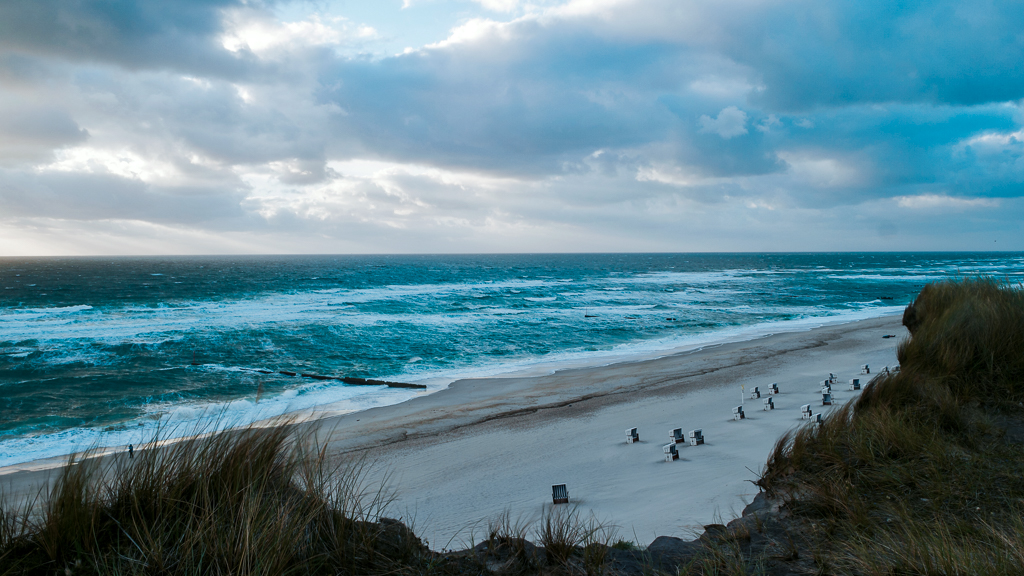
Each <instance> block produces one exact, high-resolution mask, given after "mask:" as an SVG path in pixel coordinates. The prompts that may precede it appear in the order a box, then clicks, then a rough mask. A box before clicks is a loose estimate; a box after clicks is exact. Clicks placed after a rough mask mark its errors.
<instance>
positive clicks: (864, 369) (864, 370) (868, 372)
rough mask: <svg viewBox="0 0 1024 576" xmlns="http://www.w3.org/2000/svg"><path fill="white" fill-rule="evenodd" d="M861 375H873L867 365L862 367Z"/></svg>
mask: <svg viewBox="0 0 1024 576" xmlns="http://www.w3.org/2000/svg"><path fill="white" fill-rule="evenodd" d="M860 373H861V374H871V368H869V367H868V365H867V364H865V365H863V366H861V367H860Z"/></svg>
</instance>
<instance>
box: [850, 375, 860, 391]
mask: <svg viewBox="0 0 1024 576" xmlns="http://www.w3.org/2000/svg"><path fill="white" fill-rule="evenodd" d="M850 390H860V378H850Z"/></svg>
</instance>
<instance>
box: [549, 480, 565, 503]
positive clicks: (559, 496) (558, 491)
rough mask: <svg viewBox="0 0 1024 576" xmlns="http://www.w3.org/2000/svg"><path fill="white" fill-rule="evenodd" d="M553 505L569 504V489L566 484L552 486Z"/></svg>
mask: <svg viewBox="0 0 1024 576" xmlns="http://www.w3.org/2000/svg"><path fill="white" fill-rule="evenodd" d="M551 503H552V504H568V503H569V489H568V488H566V487H565V484H553V485H552V486H551Z"/></svg>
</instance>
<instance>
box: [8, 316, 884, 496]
mask: <svg viewBox="0 0 1024 576" xmlns="http://www.w3.org/2000/svg"><path fill="white" fill-rule="evenodd" d="M893 308H894V310H889V311H886V313H884V314H882V315H880V316H878V315H868V317H866V318H861V317H859V316H862V315H864V314H866V313H867V312H869V311H871V312H873V310H858V311H856V312H855V313H853V316H855V317H854V318H853V319H851V318H850V317H849V316H842V315H840V316H822V317H807V318H799V319H795V320H785V321H778V322H769V323H764V324H754V325H750V326H740V327H735V328H732V329H724V330H721V331H719V332H715V333H710V334H694V335H690V336H689V337H687V338H686V339H685V340H686V341H685V342H684V343H682V344H678V343H676V344H675V345H672V346H669V347H664V348H662V347H658V346H655V347H653V348H645V347H644V346H643V345H638V346H636V347H634V348H633V349H629V347H628V346H627V349H626V350H622V351H616V350H615V349H612V350H608V351H605V353H604V354H600V355H595V356H581V357H569V358H560V359H555V360H542V361H536V362H524V363H522V364H517V363H511V364H497V365H492V366H481V367H479V368H478V369H465V370H460V371H458V372H456V373H455V374H454V375H452V376H428V377H427V378H423V379H420V380H416V379H414V378H413V379H409V381H410V382H415V383H418V384H426V385H427V386H428V388H427V389H426V390H422V391H416V392H412V391H405V392H404V393H403V392H401V391H397V390H396V391H394V392H392V393H393V394H396V395H399V394H402V395H404V396H405V398H403V399H399V400H398V401H396V402H387V401H385V402H383V403H381V404H378V405H368V406H363V407H352V400H351V399H345V400H339V401H336V402H328V403H325V404H320V405H317V406H315V407H312V408H308V407H307V408H297V409H294V410H288V411H286V412H283V413H281V414H279V415H275V416H269V417H265V418H260V419H257V420H253V421H251V422H248V423H245V424H237V425H235V424H229V425H228V428H242V427H245V426H257V427H261V426H271V425H274V424H276V423H278V422H280V421H282V420H287V421H289V422H293V423H296V424H308V423H313V422H316V421H318V420H324V419H329V418H335V417H339V416H345V415H349V414H359V413H363V412H366V411H368V410H376V409H379V408H387V407H389V406H395V405H398V404H403V403H406V402H410V401H413V400H415V399H417V398H419V397H421V396H426V395H431V394H436V393H438V392H442V391H444V390H447V389H448V388H449V387H450V386H451V385H452V384H454V383H456V382H459V381H462V380H478V379H514V378H530V377H544V376H550V375H553V374H556V373H558V372H562V371H566V370H579V369H599V368H605V367H608V366H615V365H617V364H622V363H637V362H647V361H651V360H658V359H660V358H663V357H666V356H674V355H679V354H688V353H692V352H695V351H700V350H703V349H705V348H710V347H715V346H722V345H728V344H736V343H743V342H750V341H755V340H758V339H761V338H766V337H770V336H774V335H778V334H788V333H795V332H805V331H809V330H814V329H817V328H822V327H828V326H840V325H846V324H854V323H857V322H863V321H865V320H874V319H878V318H885V317H888V316H894V315H896V314H898V313H902V310H903V307H893ZM895 308H898V311H897V310H895ZM642 344H649V343H642ZM381 378H382V379H401V378H402V375H393V376H385V377H381ZM238 400H244V399H236V400H234V401H238ZM234 401H226V404H230V403H231V402H234ZM213 406H215V405H207V406H205V407H202V408H199V409H200V410H203V411H211V412H214V413H216V412H217V411H216V410H213ZM217 418H219V416H217V417H215V418H214V420H213V421H210V422H208V423H207V424H206V425H205V426H204V425H202V424H195V423H180V424H168V425H167V427H169V428H170V429H174V428H176V427H178V426H181V427H184V428H185V429H189V430H191V429H192V428H195V429H196V430H201V431H206V430H207V428H208V427H209V425H210V424H211V423H213V424H216V423H217V422H216V420H217ZM192 435H194V434H188V433H186V434H183V435H182V436H180V437H176V438H169V439H168V440H173V439H183V438H187V437H189V436H192ZM126 449H127V443H125V444H109V445H102V446H101V447H99V448H92V447H89V448H85V449H84V450H82V451H85V450H94V451H95V453H96V454H97V455H105V454H114V453H117V452H119V451H124V450H126ZM80 452H81V451H80ZM71 455H72V453H67V454H59V455H54V456H45V457H42V458H34V459H31V460H26V461H24V462H18V463H15V464H8V465H6V466H0V478H3V476H5V475H8V474H11V473H14V472H18V471H26V470H42V469H48V468H56V467H60V466H62V465H63V464H64V463H65V462H66V461H67V459H68V457H69V456H71Z"/></svg>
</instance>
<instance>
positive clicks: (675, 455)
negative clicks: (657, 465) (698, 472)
mask: <svg viewBox="0 0 1024 576" xmlns="http://www.w3.org/2000/svg"><path fill="white" fill-rule="evenodd" d="M661 450H662V451H663V452H664V453H665V462H671V461H673V460H678V459H679V449H678V448H676V445H675V442H673V443H672V444H665V445H664V446H662V447H661Z"/></svg>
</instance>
